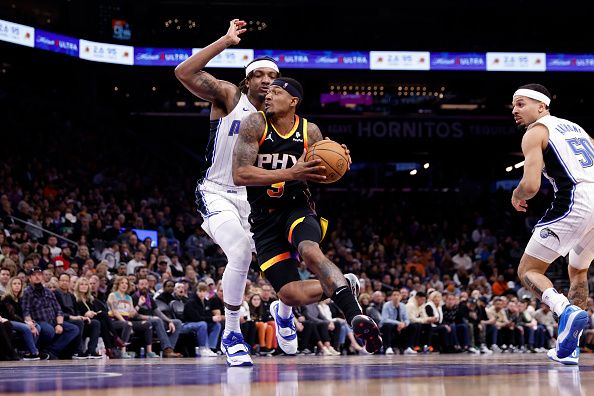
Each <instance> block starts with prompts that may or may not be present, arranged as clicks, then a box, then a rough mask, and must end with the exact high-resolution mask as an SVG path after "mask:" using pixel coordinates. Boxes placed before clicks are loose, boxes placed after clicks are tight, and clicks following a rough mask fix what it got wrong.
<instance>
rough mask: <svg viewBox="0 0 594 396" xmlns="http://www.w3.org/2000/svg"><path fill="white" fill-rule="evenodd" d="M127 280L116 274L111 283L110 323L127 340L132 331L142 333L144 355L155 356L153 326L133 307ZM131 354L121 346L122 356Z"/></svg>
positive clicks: (108, 298) (124, 357) (126, 357)
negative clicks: (144, 348)
mask: <svg viewBox="0 0 594 396" xmlns="http://www.w3.org/2000/svg"><path fill="white" fill-rule="evenodd" d="M129 288H130V286H129V281H128V278H127V277H125V276H118V277H116V278H115V281H114V283H113V291H112V292H111V293H110V294H109V296H108V297H107V306H108V307H109V317H110V319H111V320H112V322H111V324H112V326H113V328H114V329H115V330H116V331H119V332H120V338H121V339H122V340H123V341H124V342H128V341H129V339H130V335H131V334H132V331H134V333H137V334H142V336H143V339H144V345H145V346H146V357H148V358H156V357H158V356H159V355H157V354H156V353H154V352H153V327H152V326H151V323H150V321H149V318H148V316H146V315H141V314H139V313H138V311H137V310H136V309H135V308H134V302H133V301H132V297H131V296H130V295H129V294H128V289H129ZM132 357H133V356H132V355H131V354H130V353H128V352H127V351H126V347H123V348H122V358H123V359H130V358H132Z"/></svg>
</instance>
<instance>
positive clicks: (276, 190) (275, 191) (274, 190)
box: [266, 182, 285, 198]
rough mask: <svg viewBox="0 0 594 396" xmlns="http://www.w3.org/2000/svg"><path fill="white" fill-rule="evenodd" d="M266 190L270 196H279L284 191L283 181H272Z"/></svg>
mask: <svg viewBox="0 0 594 396" xmlns="http://www.w3.org/2000/svg"><path fill="white" fill-rule="evenodd" d="M270 187H271V188H269V189H268V190H266V192H267V193H268V196H269V197H270V198H280V197H282V196H283V193H284V192H285V182H280V183H274V184H273V185H272V186H270Z"/></svg>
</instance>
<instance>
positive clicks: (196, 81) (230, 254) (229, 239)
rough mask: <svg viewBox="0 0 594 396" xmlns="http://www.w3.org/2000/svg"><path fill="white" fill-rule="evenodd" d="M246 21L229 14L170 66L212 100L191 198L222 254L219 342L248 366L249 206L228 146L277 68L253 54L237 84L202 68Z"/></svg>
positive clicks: (232, 362)
mask: <svg viewBox="0 0 594 396" xmlns="http://www.w3.org/2000/svg"><path fill="white" fill-rule="evenodd" d="M245 26H246V23H245V21H241V20H238V19H233V20H232V21H231V22H230V26H229V30H228V31H227V34H226V35H225V36H223V37H221V38H220V39H218V40H217V41H215V42H213V43H212V44H210V45H209V46H207V47H206V48H204V49H202V50H201V51H199V52H197V53H196V54H194V55H192V56H191V57H190V58H188V59H187V60H185V61H184V62H182V63H181V64H180V65H178V66H177V68H176V69H175V75H176V77H177V78H178V79H179V80H180V81H181V82H182V84H184V86H185V87H186V88H187V89H188V90H190V91H191V92H192V93H193V94H194V95H196V96H198V97H200V98H202V99H204V100H207V101H209V102H210V103H211V105H212V106H211V110H210V138H209V142H208V146H207V152H206V162H207V166H206V169H205V170H204V171H203V173H202V175H201V178H200V180H199V181H198V186H197V187H196V203H197V205H198V211H199V212H200V214H201V215H202V217H203V219H204V222H203V223H202V228H203V229H204V230H205V231H206V233H207V234H208V235H209V236H210V237H211V238H212V239H213V240H214V241H215V242H216V243H217V244H218V245H219V246H220V247H221V248H222V249H223V251H224V252H225V254H226V256H227V265H226V267H225V272H224V274H223V293H224V294H223V295H224V302H225V330H224V332H223V338H222V343H221V344H222V349H223V351H225V353H226V355H227V364H228V365H229V366H251V365H253V362H252V359H251V357H250V355H249V350H248V348H247V346H246V345H245V344H244V342H243V337H242V335H241V330H240V326H239V308H240V306H241V303H242V301H243V292H244V289H245V283H246V279H247V272H248V269H249V266H250V263H251V259H252V251H253V250H254V242H253V240H252V237H251V232H250V226H249V224H248V221H247V218H248V215H249V212H250V207H249V204H248V201H247V192H246V189H245V187H238V186H236V185H235V184H234V183H233V175H232V170H231V162H232V155H233V147H234V145H235V141H236V140H237V136H238V133H239V126H240V123H241V120H242V119H243V118H244V117H245V116H247V115H248V114H251V113H253V112H256V111H259V110H263V107H264V98H265V96H266V93H267V92H268V87H269V85H270V83H271V82H272V81H273V80H274V79H275V78H276V77H278V76H279V70H278V66H277V65H276V63H275V62H274V60H273V59H272V58H268V57H266V58H258V59H254V60H253V61H252V62H250V63H249V64H248V65H247V66H246V70H245V72H246V77H245V79H244V80H243V81H242V82H241V84H240V86H237V85H235V84H232V83H230V82H228V81H222V80H218V79H216V78H215V77H213V76H212V75H210V74H209V73H207V72H205V71H204V70H202V69H203V68H204V67H205V66H206V64H207V63H208V62H209V61H210V60H211V59H213V58H214V57H215V56H217V55H218V54H220V53H221V52H222V51H223V50H224V49H225V48H227V47H229V46H231V45H236V44H238V43H239V42H240V41H241V38H240V37H239V36H240V35H241V34H242V33H244V32H245V31H246V29H245ZM210 347H211V348H212V347H214V345H210Z"/></svg>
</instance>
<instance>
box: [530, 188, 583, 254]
mask: <svg viewBox="0 0 594 396" xmlns="http://www.w3.org/2000/svg"><path fill="white" fill-rule="evenodd" d="M556 204H558V203H557V202H554V203H553V206H552V208H553V207H554V206H555V205H556ZM558 206H559V205H557V207H558ZM543 219H546V221H543V220H541V221H539V222H538V223H537V224H536V226H535V227H534V231H533V233H532V237H531V238H530V242H528V246H526V253H527V254H529V255H530V256H533V257H536V258H538V259H541V260H543V261H545V262H549V263H550V262H552V261H554V260H555V259H556V258H557V257H559V256H563V257H565V256H566V255H567V254H568V253H569V252H570V251H571V250H574V251H575V252H577V253H578V254H580V252H581V251H582V250H583V249H584V247H589V246H590V245H591V241H590V239H591V238H592V232H593V231H592V230H594V184H592V183H580V184H577V185H576V186H575V188H574V191H573V194H571V199H570V200H569V202H568V203H567V204H566V210H564V211H563V212H559V215H558V216H557V217H556V218H550V216H547V215H546V214H545V216H544V217H543ZM540 246H544V247H545V248H547V249H541V248H540ZM551 251H553V252H554V253H556V255H557V257H551V256H552V255H553V254H552V252H551ZM551 258H552V259H551Z"/></svg>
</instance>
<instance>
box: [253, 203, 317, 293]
mask: <svg viewBox="0 0 594 396" xmlns="http://www.w3.org/2000/svg"><path fill="white" fill-rule="evenodd" d="M249 222H250V225H251V231H252V233H253V234H254V235H253V238H254V242H255V244H256V254H257V257H258V264H259V266H260V270H261V271H262V273H263V274H264V276H265V277H266V279H267V280H268V281H269V282H270V284H271V285H272V287H273V288H274V290H275V291H277V292H278V291H279V290H280V289H281V288H282V287H283V286H284V285H286V284H288V283H291V282H294V281H299V280H300V277H299V272H298V267H299V253H298V250H297V248H298V247H299V244H300V243H301V242H302V241H313V242H316V243H320V242H321V241H322V239H323V238H324V235H325V234H326V229H327V225H328V222H327V221H326V219H324V218H319V217H318V216H317V214H316V213H315V212H314V211H312V210H311V208H309V207H297V208H283V209H275V210H253V209H252V213H251V214H250V217H249Z"/></svg>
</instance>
